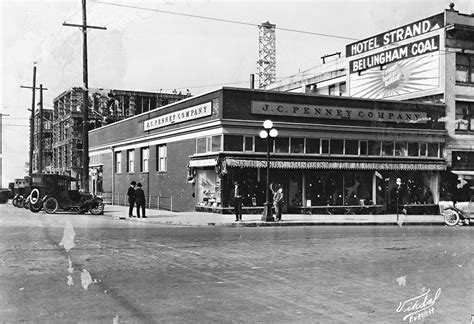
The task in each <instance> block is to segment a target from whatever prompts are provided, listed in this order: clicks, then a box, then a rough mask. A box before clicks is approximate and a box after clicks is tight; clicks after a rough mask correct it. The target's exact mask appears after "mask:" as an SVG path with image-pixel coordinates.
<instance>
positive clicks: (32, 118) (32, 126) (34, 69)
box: [21, 65, 36, 179]
mask: <svg viewBox="0 0 474 324" xmlns="http://www.w3.org/2000/svg"><path fill="white" fill-rule="evenodd" d="M21 88H27V89H32V91H31V92H32V102H31V117H30V155H29V158H30V165H29V167H28V175H29V176H30V179H31V175H32V174H33V142H34V134H33V132H34V130H35V92H36V91H35V90H36V65H33V87H27V86H21Z"/></svg>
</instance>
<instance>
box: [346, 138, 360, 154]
mask: <svg viewBox="0 0 474 324" xmlns="http://www.w3.org/2000/svg"><path fill="white" fill-rule="evenodd" d="M358 153H359V141H357V140H346V143H345V154H346V155H357V154H358Z"/></svg>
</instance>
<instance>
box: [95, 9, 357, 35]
mask: <svg viewBox="0 0 474 324" xmlns="http://www.w3.org/2000/svg"><path fill="white" fill-rule="evenodd" d="M94 2H95V3H100V4H104V5H109V6H116V7H124V8H131V9H139V10H147V11H153V12H159V13H165V14H169V15H176V16H183V17H190V18H197V19H205V20H212V21H218V22H225V23H231V24H238V25H244V26H252V27H259V26H260V24H255V23H249V22H244V21H238V20H231V19H224V18H216V17H207V16H202V15H193V14H186V13H181V12H174V11H168V10H161V9H154V8H146V7H139V6H132V5H125V4H118V3H113V2H105V1H94ZM275 29H279V30H284V31H289V32H294V33H302V34H309V35H316V36H324V37H332V38H339V39H347V40H358V39H357V38H352V37H345V36H338V35H331V34H325V33H316V32H311V31H304V30H298V29H291V28H282V27H275Z"/></svg>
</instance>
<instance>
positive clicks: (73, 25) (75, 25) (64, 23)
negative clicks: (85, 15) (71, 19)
mask: <svg viewBox="0 0 474 324" xmlns="http://www.w3.org/2000/svg"><path fill="white" fill-rule="evenodd" d="M63 26H68V27H80V28H84V27H85V28H92V29H102V30H107V28H106V27H100V26H89V25H86V26H84V25H78V24H69V23H67V22H63Z"/></svg>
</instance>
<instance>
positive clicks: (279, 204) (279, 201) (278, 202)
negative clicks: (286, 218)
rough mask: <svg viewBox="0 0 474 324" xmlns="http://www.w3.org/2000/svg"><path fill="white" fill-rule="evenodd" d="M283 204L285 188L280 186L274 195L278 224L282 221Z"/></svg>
mask: <svg viewBox="0 0 474 324" xmlns="http://www.w3.org/2000/svg"><path fill="white" fill-rule="evenodd" d="M283 204H284V200H283V188H282V187H281V186H280V187H279V188H278V190H277V191H275V192H274V193H273V206H274V207H275V219H276V221H277V222H278V221H281V214H282V208H283Z"/></svg>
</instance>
